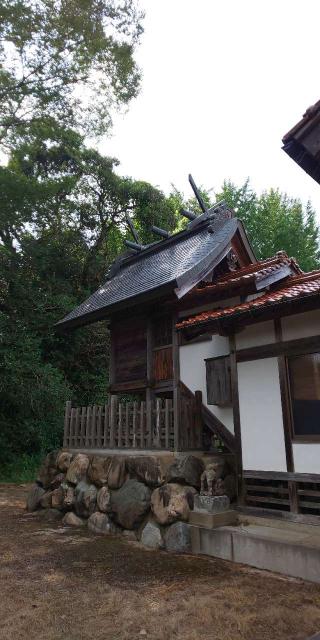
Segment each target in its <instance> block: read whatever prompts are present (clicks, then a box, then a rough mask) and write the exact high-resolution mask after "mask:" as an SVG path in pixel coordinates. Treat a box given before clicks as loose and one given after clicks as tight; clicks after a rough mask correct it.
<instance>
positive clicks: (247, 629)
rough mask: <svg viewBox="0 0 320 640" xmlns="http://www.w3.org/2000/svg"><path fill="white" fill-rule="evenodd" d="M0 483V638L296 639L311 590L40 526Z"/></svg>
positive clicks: (312, 609) (303, 631)
mask: <svg viewBox="0 0 320 640" xmlns="http://www.w3.org/2000/svg"><path fill="white" fill-rule="evenodd" d="M27 490H28V487H26V486H16V485H0V584H1V592H0V594H1V597H0V638H1V640H20V639H23V640H25V639H26V640H29V639H30V640H31V639H32V640H40V639H41V640H53V639H54V640H60V639H62V638H63V639H64V640H87V639H89V638H90V639H93V640H129V639H130V640H135V639H137V640H138V639H139V640H142V639H143V638H146V639H147V640H148V638H149V639H152V640H200V639H201V640H238V639H245V640H278V639H281V640H289V639H290V640H296V639H297V640H298V639H299V640H300V639H301V640H302V639H305V638H306V637H308V636H310V635H312V634H314V633H316V631H319V630H320V586H317V585H314V584H311V583H305V582H302V581H300V580H295V579H286V578H283V577H280V576H276V575H274V574H269V573H267V572H263V571H255V570H252V569H249V568H247V567H243V566H240V565H233V564H231V563H229V562H224V561H222V560H214V559H207V558H200V557H192V556H173V555H169V554H166V553H164V552H155V551H146V550H144V549H143V548H141V547H140V546H139V545H138V543H134V542H127V541H124V540H119V539H117V538H113V537H99V536H94V535H92V534H89V533H88V531H87V530H85V531H83V530H80V529H79V530H78V529H76V530H70V529H66V528H63V527H62V525H61V524H60V523H48V522H46V523H45V522H43V521H42V520H41V518H40V517H39V515H38V514H27V513H26V512H25V510H24V502H25V496H26V493H27Z"/></svg>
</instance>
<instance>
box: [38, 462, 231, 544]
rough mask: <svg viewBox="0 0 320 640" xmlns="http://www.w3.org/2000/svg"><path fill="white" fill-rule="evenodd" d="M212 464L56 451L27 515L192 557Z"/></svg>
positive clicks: (224, 468) (45, 467)
mask: <svg viewBox="0 0 320 640" xmlns="http://www.w3.org/2000/svg"><path fill="white" fill-rule="evenodd" d="M208 462H211V458H210V460H209V459H206V460H205V462H204V461H203V459H202V458H201V457H199V455H197V456H195V455H191V454H185V455H183V454H177V455H176V456H175V455H174V454H168V455H157V454H149V455H146V454H144V455H141V454H137V455H132V453H130V456H127V455H125V454H118V453H112V454H109V453H108V454H103V453H99V454H88V453H80V452H78V453H76V452H73V451H69V450H66V449H61V450H59V451H53V452H51V453H49V454H48V455H47V457H46V458H45V460H44V462H43V464H42V466H41V469H40V471H39V476H38V479H37V480H36V482H35V484H34V485H33V487H32V489H31V491H30V493H29V496H28V499H27V509H28V510H29V511H36V510H39V512H40V513H41V515H42V516H43V517H44V518H45V519H48V520H55V519H57V520H58V519H59V518H61V520H62V523H63V524H64V525H65V526H87V527H88V528H89V530H90V531H92V532H93V533H97V534H103V535H110V534H119V535H123V536H125V537H126V538H127V539H131V540H139V541H141V543H142V544H144V545H145V546H147V547H150V548H154V549H166V550H168V551H174V552H176V553H177V552H189V551H191V534H190V526H189V524H188V521H189V515H190V511H191V510H192V509H193V506H194V499H195V496H198V492H199V489H200V484H201V474H202V473H203V470H204V468H205V463H208ZM221 464H222V466H221V469H222V476H223V475H225V476H227V477H228V478H229V479H230V478H232V474H230V467H228V464H226V463H225V461H222V463H221ZM229 485H230V486H232V482H231V483H230V482H229V484H228V486H229ZM229 497H230V499H232V498H233V497H234V496H233V495H230V496H229ZM40 513H39V515H40Z"/></svg>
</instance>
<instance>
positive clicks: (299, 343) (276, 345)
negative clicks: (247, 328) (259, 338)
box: [237, 335, 320, 362]
mask: <svg viewBox="0 0 320 640" xmlns="http://www.w3.org/2000/svg"><path fill="white" fill-rule="evenodd" d="M319 348H320V335H317V336H311V337H310V338H299V339H297V340H287V341H283V342H273V343H271V344H264V345H261V346H259V347H249V348H247V349H240V350H239V351H237V362H248V361H249V360H261V359H263V358H276V357H278V356H281V355H283V356H291V355H295V356H296V355H302V354H304V353H312V352H313V351H317V350H318V349H319Z"/></svg>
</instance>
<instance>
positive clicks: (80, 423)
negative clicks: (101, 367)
mask: <svg viewBox="0 0 320 640" xmlns="http://www.w3.org/2000/svg"><path fill="white" fill-rule="evenodd" d="M147 418H149V419H147ZM173 422H174V418H173V402H172V400H170V399H160V398H157V399H156V400H152V401H148V402H144V401H139V402H137V401H135V402H119V400H118V398H117V397H116V396H111V398H110V401H109V402H108V403H107V404H105V405H103V406H101V405H92V406H89V407H81V408H80V407H72V406H71V402H67V403H66V410H65V422H64V443H63V444H64V447H68V448H70V449H81V448H82V449H168V450H173V449H174V448H175V443H174V428H173ZM148 425H150V426H151V428H149V427H148Z"/></svg>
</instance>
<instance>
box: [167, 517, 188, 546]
mask: <svg viewBox="0 0 320 640" xmlns="http://www.w3.org/2000/svg"><path fill="white" fill-rule="evenodd" d="M164 543H165V549H166V551H170V552H171V553H190V552H191V531H190V525H188V524H186V523H185V522H175V523H174V524H172V525H171V526H170V527H168V529H167V531H166V532H165V534H164Z"/></svg>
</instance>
